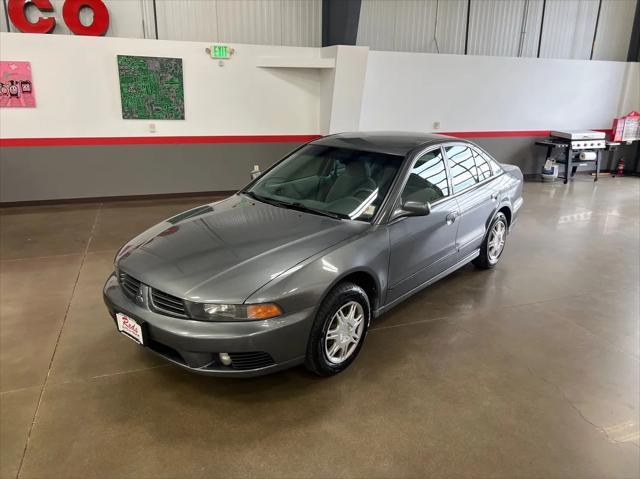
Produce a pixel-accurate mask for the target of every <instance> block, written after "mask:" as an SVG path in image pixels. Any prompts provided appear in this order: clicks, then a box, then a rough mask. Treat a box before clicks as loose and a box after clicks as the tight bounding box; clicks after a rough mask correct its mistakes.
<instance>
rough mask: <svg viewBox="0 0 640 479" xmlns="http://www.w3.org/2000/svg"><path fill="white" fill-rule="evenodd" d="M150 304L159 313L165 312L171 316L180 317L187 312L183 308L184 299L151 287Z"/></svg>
mask: <svg viewBox="0 0 640 479" xmlns="http://www.w3.org/2000/svg"><path fill="white" fill-rule="evenodd" d="M151 306H152V308H153V309H155V310H156V311H158V312H161V313H167V314H170V315H171V316H178V317H180V318H186V317H187V312H186V310H185V308H184V301H182V300H181V299H180V298H176V297H175V296H171V295H170V294H167V293H163V292H162V291H158V290H157V289H153V288H152V289H151Z"/></svg>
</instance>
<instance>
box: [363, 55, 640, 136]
mask: <svg viewBox="0 0 640 479" xmlns="http://www.w3.org/2000/svg"><path fill="white" fill-rule="evenodd" d="M639 70H640V68H638V64H637V63H636V64H632V63H622V62H603V61H580V60H555V59H554V60H552V59H528V58H508V57H481V56H461V55H434V54H428V53H399V52H377V51H371V52H370V53H369V61H368V64H367V73H366V80H365V88H364V95H363V100H362V113H361V117H360V128H361V129H363V130H417V131H425V130H426V131H431V130H433V129H434V126H433V123H434V122H440V124H441V126H440V130H441V131H487V130H498V131H505V130H549V129H583V128H587V129H592V128H603V129H604V128H610V127H611V121H612V118H613V117H615V116H619V115H620V114H622V113H627V112H628V111H629V110H630V109H632V108H633V109H639V108H640V71H639Z"/></svg>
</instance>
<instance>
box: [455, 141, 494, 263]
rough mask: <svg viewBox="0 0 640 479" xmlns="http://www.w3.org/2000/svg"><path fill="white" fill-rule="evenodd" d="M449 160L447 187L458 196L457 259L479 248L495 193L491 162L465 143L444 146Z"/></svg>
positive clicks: (489, 216)
mask: <svg viewBox="0 0 640 479" xmlns="http://www.w3.org/2000/svg"><path fill="white" fill-rule="evenodd" d="M444 150H445V154H446V157H447V161H448V163H449V172H450V175H451V187H452V190H453V194H454V195H455V196H456V198H457V199H458V206H459V208H460V221H459V225H458V236H457V239H456V243H457V247H458V251H459V253H458V258H459V259H460V260H462V259H463V258H465V257H466V256H468V255H470V254H471V253H473V251H475V250H476V249H478V248H480V245H481V243H482V240H483V238H484V235H485V232H486V228H487V222H488V219H489V218H491V216H492V215H493V213H494V211H495V209H496V207H497V204H498V192H497V191H496V190H495V189H494V188H493V185H492V183H494V182H492V181H491V180H492V171H491V165H489V164H488V163H487V162H486V160H484V159H483V158H482V157H481V156H480V155H478V154H477V153H475V154H474V150H473V149H472V148H471V147H470V145H468V144H466V143H458V144H448V145H445V148H444Z"/></svg>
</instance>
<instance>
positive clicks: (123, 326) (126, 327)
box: [116, 313, 144, 344]
mask: <svg viewBox="0 0 640 479" xmlns="http://www.w3.org/2000/svg"><path fill="white" fill-rule="evenodd" d="M116 321H117V322H118V331H120V332H121V333H122V334H124V335H125V336H127V337H128V338H130V339H133V340H134V341H135V342H136V343H138V344H144V340H143V338H142V326H140V324H138V323H137V322H136V320H135V319H131V318H130V317H129V316H127V315H126V314H122V313H116Z"/></svg>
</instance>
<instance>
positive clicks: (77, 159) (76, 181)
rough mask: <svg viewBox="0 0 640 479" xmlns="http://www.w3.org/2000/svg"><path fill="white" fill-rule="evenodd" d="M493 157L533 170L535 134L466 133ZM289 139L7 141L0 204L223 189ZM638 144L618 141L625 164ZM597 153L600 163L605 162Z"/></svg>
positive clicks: (539, 159) (539, 152)
mask: <svg viewBox="0 0 640 479" xmlns="http://www.w3.org/2000/svg"><path fill="white" fill-rule="evenodd" d="M471 140H472V141H475V142H476V143H477V144H479V145H480V146H481V147H483V148H485V149H486V150H487V151H488V152H489V153H490V154H492V155H493V156H494V157H495V158H496V159H497V160H498V161H500V162H503V163H511V164H515V165H518V166H519V167H520V168H521V169H522V171H523V172H524V173H525V174H537V173H539V172H540V169H541V167H542V164H543V163H544V160H545V154H546V150H545V149H544V148H541V147H537V146H535V145H534V141H535V138H531V137H513V138H478V139H473V138H471ZM297 146H298V144H297V143H244V144H213V145H137V146H101V147H95V146H82V147H52V148H46V147H12V148H3V149H2V152H1V154H0V202H15V201H36V200H56V199H59V200H61V199H71V198H93V197H111V196H135V195H153V194H168V193H193V192H205V191H229V190H235V189H238V188H240V187H241V186H243V185H244V184H246V183H247V182H248V181H249V171H250V170H251V168H252V166H253V165H254V164H259V165H260V167H261V169H263V170H264V169H265V168H267V167H268V166H270V165H271V164H273V163H274V162H275V161H277V160H278V159H280V158H281V157H283V156H284V155H285V154H287V153H288V152H289V151H291V150H293V149H294V148H296V147H297ZM637 149H638V146H637V145H635V146H632V147H622V148H620V149H619V150H618V152H617V154H616V159H614V162H616V161H617V158H619V157H621V156H624V157H625V158H626V159H627V161H629V163H628V165H629V166H628V168H631V166H632V162H633V158H635V156H637V154H638V153H637ZM608 158H609V156H608V153H605V161H604V164H603V168H608V167H609V159H608Z"/></svg>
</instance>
